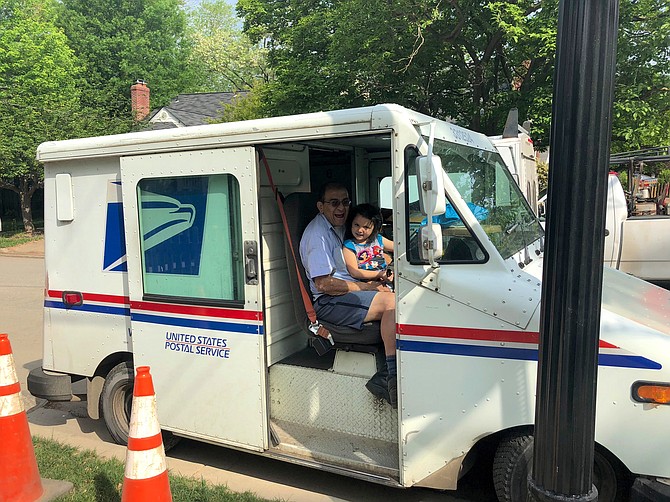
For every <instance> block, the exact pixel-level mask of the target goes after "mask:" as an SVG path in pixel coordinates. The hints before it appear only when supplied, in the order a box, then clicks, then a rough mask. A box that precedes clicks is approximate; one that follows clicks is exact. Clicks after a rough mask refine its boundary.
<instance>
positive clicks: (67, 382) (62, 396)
mask: <svg viewBox="0 0 670 502" xmlns="http://www.w3.org/2000/svg"><path fill="white" fill-rule="evenodd" d="M27 381H28V392H30V393H31V394H32V395H33V396H35V397H39V398H42V399H46V400H47V401H70V400H71V399H72V378H71V377H70V375H63V374H59V373H45V372H44V370H43V369H42V368H41V367H40V368H35V369H33V370H31V371H30V373H29V374H28V380H27Z"/></svg>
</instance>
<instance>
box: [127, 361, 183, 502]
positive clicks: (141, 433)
mask: <svg viewBox="0 0 670 502" xmlns="http://www.w3.org/2000/svg"><path fill="white" fill-rule="evenodd" d="M141 501H152V502H163V501H172V493H171V492H170V482H169V480H168V473H167V465H166V462H165V449H164V448H163V437H162V436H161V427H160V424H159V423H158V414H157V412H156V394H155V392H154V383H153V380H152V378H151V373H149V366H140V367H138V368H137V374H136V375H135V388H134V390H133V406H132V410H131V412H130V431H129V434H128V450H127V452H126V471H125V475H124V478H123V491H122V494H121V502H141Z"/></svg>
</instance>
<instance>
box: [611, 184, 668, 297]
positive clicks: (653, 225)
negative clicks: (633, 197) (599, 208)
mask: <svg viewBox="0 0 670 502" xmlns="http://www.w3.org/2000/svg"><path fill="white" fill-rule="evenodd" d="M605 265H608V266H610V267H612V268H616V269H618V270H621V271H622V272H626V273H628V274H632V275H634V276H637V277H639V278H641V279H644V280H645V281H649V282H652V283H654V284H657V285H659V286H662V287H664V288H666V289H670V216H663V215H653V216H630V217H629V216H628V207H627V204H626V197H625V195H624V191H623V187H622V186H621V183H620V182H619V178H617V176H616V175H615V174H610V176H609V180H608V183H607V218H606V221H605Z"/></svg>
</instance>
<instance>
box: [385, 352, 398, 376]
mask: <svg viewBox="0 0 670 502" xmlns="http://www.w3.org/2000/svg"><path fill="white" fill-rule="evenodd" d="M386 368H387V369H388V371H389V376H395V375H396V374H397V373H398V371H397V369H396V364H395V356H386Z"/></svg>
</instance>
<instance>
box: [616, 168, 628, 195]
mask: <svg viewBox="0 0 670 502" xmlns="http://www.w3.org/2000/svg"><path fill="white" fill-rule="evenodd" d="M617 176H618V177H619V182H620V183H621V186H622V187H623V189H624V190H628V171H621V172H620V173H619V174H618V175H617Z"/></svg>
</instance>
